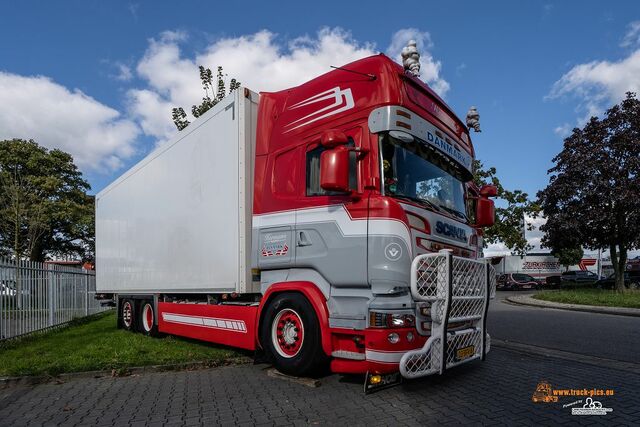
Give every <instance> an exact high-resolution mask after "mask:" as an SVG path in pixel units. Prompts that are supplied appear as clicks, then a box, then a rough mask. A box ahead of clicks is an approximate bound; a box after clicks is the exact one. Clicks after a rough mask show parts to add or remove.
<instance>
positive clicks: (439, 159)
mask: <svg viewBox="0 0 640 427" xmlns="http://www.w3.org/2000/svg"><path fill="white" fill-rule="evenodd" d="M380 153H381V154H382V155H381V158H382V182H383V191H384V194H386V195H389V196H393V197H397V198H403V197H404V198H407V199H411V200H414V201H417V202H419V203H420V202H422V203H423V204H427V205H430V206H431V207H432V208H434V209H435V210H442V211H446V212H448V213H450V214H453V215H455V216H457V217H458V218H460V219H461V220H466V219H467V216H466V215H465V202H464V184H463V181H462V179H461V178H462V177H461V172H460V170H459V168H458V167H457V166H456V165H455V164H454V163H453V162H452V161H450V160H448V159H447V157H445V156H444V155H442V154H440V153H438V152H436V151H435V149H433V148H431V147H430V146H428V145H427V144H425V143H421V142H420V141H419V140H415V141H411V142H404V141H401V140H399V139H397V138H393V137H392V136H391V135H389V133H383V134H381V135H380Z"/></svg>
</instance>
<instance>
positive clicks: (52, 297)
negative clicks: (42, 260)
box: [47, 267, 55, 326]
mask: <svg viewBox="0 0 640 427" xmlns="http://www.w3.org/2000/svg"><path fill="white" fill-rule="evenodd" d="M47 269H48V270H49V272H48V274H47V276H48V277H49V280H48V282H49V285H48V286H47V293H48V300H49V326H53V325H54V324H55V290H54V286H55V284H54V276H53V270H52V269H51V267H47Z"/></svg>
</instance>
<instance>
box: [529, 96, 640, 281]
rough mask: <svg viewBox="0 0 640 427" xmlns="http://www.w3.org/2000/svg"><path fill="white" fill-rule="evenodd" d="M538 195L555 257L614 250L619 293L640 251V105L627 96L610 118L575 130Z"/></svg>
mask: <svg viewBox="0 0 640 427" xmlns="http://www.w3.org/2000/svg"><path fill="white" fill-rule="evenodd" d="M553 162H554V163H555V165H554V166H553V167H552V168H551V169H549V171H548V173H549V174H550V175H551V176H550V178H549V185H548V186H547V187H546V188H545V189H544V190H542V191H540V192H539V193H538V198H539V200H540V204H541V206H542V209H543V211H544V214H545V216H546V217H547V223H546V224H545V225H544V226H543V227H542V230H543V231H544V232H545V233H546V235H545V237H544V239H543V243H544V244H545V245H546V246H548V247H551V248H552V249H553V250H554V251H560V250H562V249H565V248H572V247H576V246H584V247H586V248H589V249H594V250H595V249H609V251H610V254H611V261H612V263H613V268H614V272H615V275H616V288H617V289H618V290H622V289H623V288H624V277H623V273H624V268H625V265H626V261H627V253H628V251H629V250H631V249H634V248H638V247H639V246H640V101H639V100H638V99H636V95H635V94H634V93H627V96H626V98H625V99H624V100H623V101H622V102H621V103H620V104H619V105H616V106H614V107H612V108H611V109H609V110H607V112H606V114H605V117H604V118H603V119H599V118H597V117H592V118H591V120H590V121H589V122H588V123H587V124H586V125H585V126H584V128H582V129H578V128H575V129H573V132H572V134H571V135H570V136H569V137H567V138H566V139H565V140H564V147H563V149H562V151H561V152H560V153H559V154H558V155H557V156H556V157H554V159H553Z"/></svg>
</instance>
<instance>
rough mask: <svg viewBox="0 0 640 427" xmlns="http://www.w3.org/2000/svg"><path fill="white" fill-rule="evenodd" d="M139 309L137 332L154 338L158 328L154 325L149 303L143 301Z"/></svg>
mask: <svg viewBox="0 0 640 427" xmlns="http://www.w3.org/2000/svg"><path fill="white" fill-rule="evenodd" d="M141 307H142V308H141V309H140V318H139V319H138V330H139V331H140V332H142V333H143V334H145V335H150V336H156V335H157V334H158V327H157V326H156V325H155V322H154V319H155V315H154V314H155V312H154V310H153V303H152V302H151V301H143V302H142V304H141Z"/></svg>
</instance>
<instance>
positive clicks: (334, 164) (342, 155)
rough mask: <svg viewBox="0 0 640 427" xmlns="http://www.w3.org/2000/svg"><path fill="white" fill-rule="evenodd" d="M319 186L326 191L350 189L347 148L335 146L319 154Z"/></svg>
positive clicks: (346, 190) (347, 190) (345, 190)
mask: <svg viewBox="0 0 640 427" xmlns="http://www.w3.org/2000/svg"><path fill="white" fill-rule="evenodd" d="M320 187H322V189H323V190H327V191H342V192H349V191H350V189H349V150H348V149H347V148H345V147H336V148H334V149H332V150H326V151H323V152H322V154H320Z"/></svg>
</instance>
